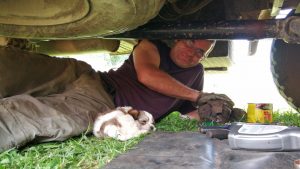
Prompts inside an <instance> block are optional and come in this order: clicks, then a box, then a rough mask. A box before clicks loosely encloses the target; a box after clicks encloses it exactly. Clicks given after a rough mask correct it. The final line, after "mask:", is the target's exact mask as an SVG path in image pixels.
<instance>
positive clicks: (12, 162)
mask: <svg viewBox="0 0 300 169" xmlns="http://www.w3.org/2000/svg"><path fill="white" fill-rule="evenodd" d="M274 121H276V122H280V123H283V124H285V125H291V126H300V114H299V113H296V114H295V113H291V112H287V113H276V112H275V113H274ZM156 128H157V130H158V131H168V132H179V131H197V129H198V124H197V121H195V120H188V119H182V118H181V117H180V114H179V113H178V112H173V113H171V114H170V115H169V116H167V117H165V118H164V119H162V120H161V121H160V122H159V123H157V124H156ZM144 136H145V135H142V136H140V137H137V138H134V139H131V140H128V141H124V142H122V141H117V140H114V139H111V138H105V139H102V140H99V139H97V138H96V137H94V136H92V135H86V134H83V135H82V136H81V137H77V138H71V139H68V140H66V141H64V142H50V143H42V144H38V145H28V146H27V147H25V148H22V149H20V150H17V149H10V150H7V151H5V152H3V153H1V154H0V169H20V168H26V169H27V168H28V169H30V168H34V169H39V168H43V169H48V168H49V169H60V168H72V169H73V168H80V169H81V168H89V169H90V168H91V169H93V168H101V167H102V166H104V165H105V164H107V163H108V162H109V161H111V160H112V159H113V158H115V157H116V156H118V155H119V154H122V153H124V152H126V151H128V150H129V149H132V148H134V146H135V145H136V144H137V143H139V142H140V141H141V140H143V139H144Z"/></svg>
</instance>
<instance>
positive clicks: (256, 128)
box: [238, 124, 288, 134]
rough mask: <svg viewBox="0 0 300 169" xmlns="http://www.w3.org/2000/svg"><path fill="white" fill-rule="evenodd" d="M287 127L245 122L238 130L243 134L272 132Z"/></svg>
mask: <svg viewBox="0 0 300 169" xmlns="http://www.w3.org/2000/svg"><path fill="white" fill-rule="evenodd" d="M287 128H288V127H287V126H276V125H255V124H244V125H243V126H242V127H241V128H240V129H239V130H238V132H239V133H241V134H271V133H276V132H280V131H282V130H285V129H287Z"/></svg>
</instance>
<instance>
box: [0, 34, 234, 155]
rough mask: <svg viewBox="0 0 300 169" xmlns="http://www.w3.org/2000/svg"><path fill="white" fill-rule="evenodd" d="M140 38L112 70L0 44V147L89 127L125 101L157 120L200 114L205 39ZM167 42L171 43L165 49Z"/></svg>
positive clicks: (207, 47) (206, 95)
mask: <svg viewBox="0 0 300 169" xmlns="http://www.w3.org/2000/svg"><path fill="white" fill-rule="evenodd" d="M169 42H171V43H168V44H169V45H167V43H164V42H162V41H150V40H141V41H139V43H138V44H137V45H136V46H135V48H134V50H133V52H132V53H131V55H130V56H129V59H128V60H126V61H125V62H124V64H123V65H122V66H121V67H120V68H119V69H118V70H115V71H114V70H111V71H109V72H95V71H94V70H93V69H92V68H91V66H90V65H88V64H86V63H84V62H81V61H77V60H75V59H70V58H55V57H49V56H46V55H42V54H36V53H30V52H25V51H21V50H19V49H15V48H11V47H0V99H1V100H0V152H1V151H4V150H6V149H9V148H11V147H20V146H23V145H25V144H26V143H28V142H46V141H54V140H56V141H59V140H65V139H67V138H69V137H72V136H76V135H79V134H81V133H82V132H85V131H87V130H88V131H90V130H91V128H92V125H93V119H94V118H95V115H96V114H97V113H98V112H101V111H107V110H110V109H113V108H114V107H116V106H132V107H134V108H135V109H140V110H146V111H148V112H150V113H151V114H152V115H153V117H154V118H155V120H159V119H161V118H163V117H164V116H166V115H167V114H168V113H170V112H172V111H175V110H177V111H180V112H181V113H182V114H187V115H188V116H189V117H191V118H196V119H199V116H198V113H197V110H196V107H195V106H194V103H195V105H199V104H202V103H203V101H205V100H209V99H212V98H217V99H223V100H226V99H229V98H228V97H226V96H225V95H221V94H213V93H205V92H202V89H203V80H204V78H203V75H204V69H203V66H202V65H201V64H200V63H199V62H200V61H201V60H203V59H204V58H205V57H206V56H207V55H208V54H209V52H210V51H211V50H212V48H213V46H214V44H215V41H211V40H175V41H169ZM169 46H170V47H169Z"/></svg>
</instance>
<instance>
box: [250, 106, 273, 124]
mask: <svg viewBox="0 0 300 169" xmlns="http://www.w3.org/2000/svg"><path fill="white" fill-rule="evenodd" d="M272 115H273V105H272V104H270V103H249V104H248V109H247V122H248V123H272V121H273V117H272Z"/></svg>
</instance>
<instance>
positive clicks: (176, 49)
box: [170, 40, 213, 68]
mask: <svg viewBox="0 0 300 169" xmlns="http://www.w3.org/2000/svg"><path fill="white" fill-rule="evenodd" d="M212 43H213V42H212V41H209V40H177V41H176V42H175V44H174V46H173V47H172V49H171V53H170V56H171V59H172V60H173V62H174V63H175V64H176V65H177V66H179V67H181V68H189V67H193V66H196V65H197V64H198V63H199V62H200V61H201V60H202V59H203V58H204V57H205V56H204V55H205V52H206V51H208V50H209V49H210V47H211V45H212Z"/></svg>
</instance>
